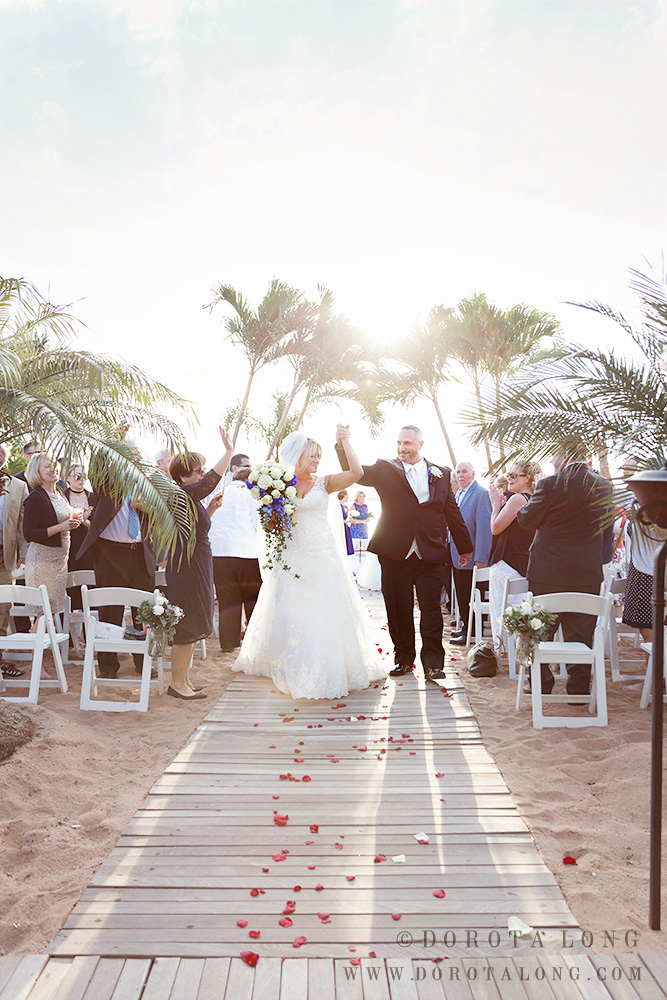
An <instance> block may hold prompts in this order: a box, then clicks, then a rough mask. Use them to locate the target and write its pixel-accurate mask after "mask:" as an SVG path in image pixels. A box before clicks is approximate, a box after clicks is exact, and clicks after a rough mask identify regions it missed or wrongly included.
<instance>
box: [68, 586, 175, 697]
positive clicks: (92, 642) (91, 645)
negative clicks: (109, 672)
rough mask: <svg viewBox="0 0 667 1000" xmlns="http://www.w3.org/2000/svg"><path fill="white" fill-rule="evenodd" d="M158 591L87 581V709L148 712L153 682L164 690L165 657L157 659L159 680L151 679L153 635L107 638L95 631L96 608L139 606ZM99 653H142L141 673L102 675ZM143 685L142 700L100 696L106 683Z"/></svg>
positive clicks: (83, 599)
mask: <svg viewBox="0 0 667 1000" xmlns="http://www.w3.org/2000/svg"><path fill="white" fill-rule="evenodd" d="M154 600H155V595H154V594H153V592H152V591H148V590H132V589H130V588H128V587H96V588H95V589H94V590H88V587H87V586H86V585H85V584H84V585H83V586H82V587H81V602H82V604H83V610H84V614H85V630H86V652H85V656H84V660H83V678H82V681H81V708H82V709H84V711H91V710H97V711H101V712H131V711H135V712H146V711H148V697H149V693H150V689H151V685H154V686H155V687H157V690H158V693H159V694H163V693H164V673H163V669H162V660H161V659H157V660H156V661H155V662H156V666H157V680H156V681H151V670H152V666H153V661H152V658H151V656H150V654H149V652H148V646H149V642H150V636H149V634H148V633H145V635H144V638H143V639H106V638H101V637H100V636H98V635H96V634H95V629H96V625H97V624H98V620H97V618H96V616H95V614H94V613H93V609H94V608H103V607H109V606H111V605H116V606H120V607H122V608H127V607H129V608H138V607H139V605H140V604H142V603H143V601H151V602H154ZM98 653H141V654H142V655H143V658H144V662H143V665H142V669H141V677H140V678H137V679H134V678H130V677H99V676H98V675H97V672H96V669H95V656H96V654H98ZM137 686H139V688H140V691H139V700H138V701H104V700H103V699H101V698H98V697H97V695H98V689H99V688H105V687H132V688H136V687H137Z"/></svg>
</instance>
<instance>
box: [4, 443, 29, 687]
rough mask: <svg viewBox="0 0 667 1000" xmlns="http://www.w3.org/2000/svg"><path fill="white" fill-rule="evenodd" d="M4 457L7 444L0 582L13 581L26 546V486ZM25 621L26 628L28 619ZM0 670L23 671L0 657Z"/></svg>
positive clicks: (8, 672)
mask: <svg viewBox="0 0 667 1000" xmlns="http://www.w3.org/2000/svg"><path fill="white" fill-rule="evenodd" d="M8 457H9V446H8V445H4V444H2V445H0V584H11V583H13V582H14V577H13V576H12V573H13V571H14V570H15V569H16V567H17V566H20V565H21V564H22V563H23V562H24V561H25V556H26V552H27V549H28V545H27V542H26V540H25V538H24V537H23V504H24V502H25V498H26V497H27V496H28V487H27V484H26V483H25V482H22V481H21V480H20V479H17V478H16V477H15V476H10V474H9V473H8V472H7V470H6V469H5V463H6V462H7V458H8ZM9 608H10V605H9V604H0V635H7V629H8V627H9ZM26 620H27V622H28V628H29V626H30V619H29V618H28V619H26ZM0 669H2V673H3V674H4V676H5V677H21V676H22V675H23V674H24V672H25V671H23V670H20V669H19V668H18V667H17V666H16V665H15V664H13V663H9V662H8V661H6V660H0Z"/></svg>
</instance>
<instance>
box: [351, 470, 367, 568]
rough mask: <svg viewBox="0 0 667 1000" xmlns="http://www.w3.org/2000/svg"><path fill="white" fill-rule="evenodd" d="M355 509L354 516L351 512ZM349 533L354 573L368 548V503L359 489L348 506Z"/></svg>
mask: <svg viewBox="0 0 667 1000" xmlns="http://www.w3.org/2000/svg"><path fill="white" fill-rule="evenodd" d="M353 511H356V517H355V516H354V514H353ZM350 534H351V536H352V544H353V545H354V552H355V555H356V557H357V558H356V560H355V562H356V566H355V573H356V572H357V571H358V570H359V568H360V566H361V563H362V561H363V558H364V555H365V553H366V549H367V548H368V504H367V503H366V494H365V493H364V492H363V491H362V490H359V492H358V493H357V495H356V496H355V498H354V503H353V504H352V507H351V508H350Z"/></svg>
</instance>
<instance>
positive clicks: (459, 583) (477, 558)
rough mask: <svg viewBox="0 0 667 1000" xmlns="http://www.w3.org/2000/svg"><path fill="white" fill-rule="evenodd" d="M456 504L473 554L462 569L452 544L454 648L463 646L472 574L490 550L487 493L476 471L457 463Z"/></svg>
mask: <svg viewBox="0 0 667 1000" xmlns="http://www.w3.org/2000/svg"><path fill="white" fill-rule="evenodd" d="M456 483H457V486H458V490H457V491H456V502H457V504H458V506H459V509H460V511H461V514H462V515H463V520H464V521H465V524H466V527H467V529H468V533H469V535H470V537H471V539H472V543H473V546H474V552H473V557H472V562H471V563H469V564H468V565H467V566H464V565H462V563H461V560H460V557H459V552H458V549H457V547H456V543H455V541H454V540H453V539H452V542H451V554H452V566H453V575H454V587H455V588H456V600H457V602H458V605H459V614H460V616H461V620H462V625H461V629H460V630H459V631H453V632H452V633H451V634H450V642H451V643H452V645H454V646H465V645H466V634H467V631H468V616H469V614H470V592H471V590H472V570H473V566H476V567H477V569H484V567H485V566H486V564H487V562H488V559H489V551H490V549H491V500H490V499H489V491H488V490H485V489H484V487H483V486H482V485H481V483H478V482H477V480H476V479H475V470H474V468H473V466H472V464H471V463H470V462H459V464H458V465H457V466H456Z"/></svg>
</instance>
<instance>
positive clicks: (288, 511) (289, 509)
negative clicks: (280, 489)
mask: <svg viewBox="0 0 667 1000" xmlns="http://www.w3.org/2000/svg"><path fill="white" fill-rule="evenodd" d="M285 513H286V514H293V513H294V504H291V503H286V504H285Z"/></svg>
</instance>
